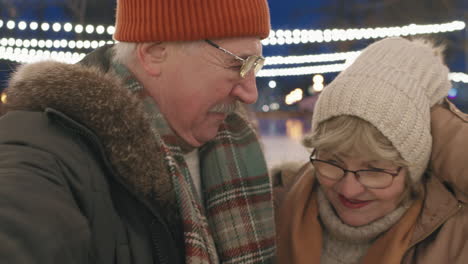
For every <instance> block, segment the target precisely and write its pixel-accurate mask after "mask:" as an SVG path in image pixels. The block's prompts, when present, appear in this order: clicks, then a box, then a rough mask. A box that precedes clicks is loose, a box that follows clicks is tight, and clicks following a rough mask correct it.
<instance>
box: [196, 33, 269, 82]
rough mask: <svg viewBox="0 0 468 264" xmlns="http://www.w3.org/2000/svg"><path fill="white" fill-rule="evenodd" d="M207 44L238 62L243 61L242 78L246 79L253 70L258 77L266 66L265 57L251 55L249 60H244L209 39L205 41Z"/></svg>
mask: <svg viewBox="0 0 468 264" xmlns="http://www.w3.org/2000/svg"><path fill="white" fill-rule="evenodd" d="M205 42H206V43H208V44H210V46H213V47H215V48H217V49H219V50H221V51H222V52H224V53H226V54H228V55H230V56H232V57H234V58H235V59H236V60H238V61H241V62H242V66H241V69H240V72H239V74H240V77H241V78H245V76H247V74H249V72H250V71H252V70H254V73H255V75H257V73H258V72H259V71H260V70H261V69H262V68H263V65H264V64H265V57H263V56H257V55H251V56H249V57H247V59H243V58H241V57H239V56H237V55H236V54H234V53H232V52H230V51H229V50H227V49H225V48H223V47H220V46H219V45H218V44H216V43H214V42H213V41H211V40H209V39H205Z"/></svg>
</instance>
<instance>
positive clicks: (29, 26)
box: [0, 19, 115, 35]
mask: <svg viewBox="0 0 468 264" xmlns="http://www.w3.org/2000/svg"><path fill="white" fill-rule="evenodd" d="M2 27H5V28H7V29H9V30H15V29H18V30H20V31H24V30H31V31H37V30H42V31H44V32H48V31H54V32H60V31H64V32H72V31H74V32H75V33H77V34H81V33H87V34H94V33H96V34H99V35H102V34H105V33H106V34H107V35H113V34H114V33H115V27H114V26H107V27H106V26H103V25H96V26H95V25H91V24H89V25H81V24H72V23H69V22H67V23H58V22H55V23H49V22H43V23H39V22H36V21H32V22H26V21H19V22H15V21H13V20H8V21H3V20H2V19H0V28H2Z"/></svg>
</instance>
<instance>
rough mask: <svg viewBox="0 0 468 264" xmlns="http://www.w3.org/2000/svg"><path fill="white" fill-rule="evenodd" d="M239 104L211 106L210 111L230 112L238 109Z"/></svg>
mask: <svg viewBox="0 0 468 264" xmlns="http://www.w3.org/2000/svg"><path fill="white" fill-rule="evenodd" d="M236 108H237V104H235V103H232V104H218V105H215V106H214V107H213V108H211V110H210V112H212V113H223V114H230V113H232V112H234V111H236Z"/></svg>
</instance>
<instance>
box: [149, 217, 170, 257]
mask: <svg viewBox="0 0 468 264" xmlns="http://www.w3.org/2000/svg"><path fill="white" fill-rule="evenodd" d="M150 230H151V241H152V242H153V247H154V252H155V253H154V254H155V259H157V260H158V264H166V263H167V264H169V259H168V257H167V256H165V255H164V254H161V252H162V250H161V247H160V245H159V243H158V236H159V232H157V231H156V221H154V220H153V221H151V227H150Z"/></svg>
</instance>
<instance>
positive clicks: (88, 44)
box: [0, 38, 115, 50]
mask: <svg viewBox="0 0 468 264" xmlns="http://www.w3.org/2000/svg"><path fill="white" fill-rule="evenodd" d="M114 43H115V41H113V40H107V41H105V40H77V41H75V40H66V39H62V40H58V39H55V40H53V39H39V40H38V39H15V38H2V39H0V46H4V47H7V46H9V47H17V48H29V47H32V48H36V47H38V48H47V49H51V48H56V49H59V48H69V49H72V50H74V49H96V48H98V47H102V46H104V45H107V44H114Z"/></svg>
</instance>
